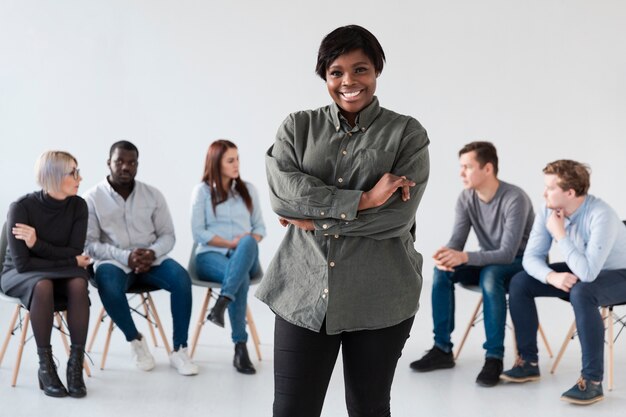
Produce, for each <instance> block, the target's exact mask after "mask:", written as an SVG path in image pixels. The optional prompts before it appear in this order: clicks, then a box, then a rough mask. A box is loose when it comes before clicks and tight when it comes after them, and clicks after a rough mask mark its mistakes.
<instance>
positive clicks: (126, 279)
mask: <svg viewBox="0 0 626 417" xmlns="http://www.w3.org/2000/svg"><path fill="white" fill-rule="evenodd" d="M95 279H96V284H97V285H98V293H99V294H100V299H101V300H102V305H103V306H104V308H105V310H106V311H107V313H108V314H109V316H110V317H111V319H112V320H113V321H114V322H115V324H116V325H117V327H119V328H120V329H121V330H122V332H124V336H126V340H127V341H129V342H130V341H132V340H135V339H136V338H137V336H138V334H139V332H138V331H137V328H136V327H135V323H134V322H133V318H132V317H131V315H130V307H129V305H128V300H127V299H126V290H128V288H130V286H131V285H133V284H134V283H142V284H150V285H153V286H155V287H157V288H161V289H164V290H166V291H168V292H169V293H170V305H171V310H172V321H173V327H174V340H173V342H174V350H178V348H180V347H187V336H188V331H189V319H190V318H191V279H190V278H189V274H188V273H187V270H186V269H185V268H183V267H182V266H181V265H180V264H179V263H178V262H176V261H174V260H173V259H166V260H165V261H163V262H162V263H161V265H156V266H153V267H152V268H150V270H149V271H148V272H146V273H143V274H135V273H134V272H130V273H128V274H127V273H126V272H124V271H123V270H122V269H120V268H118V267H117V266H115V265H111V264H103V265H100V266H99V267H98V268H97V269H96V276H95Z"/></svg>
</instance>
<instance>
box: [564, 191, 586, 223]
mask: <svg viewBox="0 0 626 417" xmlns="http://www.w3.org/2000/svg"><path fill="white" fill-rule="evenodd" d="M589 200H590V198H589V194H587V195H586V196H585V200H584V201H583V203H582V204H581V205H580V206H578V208H577V209H576V210H575V211H574V212H573V213H572V215H571V216H569V217H568V220H569V222H570V223H574V222H576V219H578V218H579V217H580V216H582V214H581V213H583V212H585V211H586V209H587V205H588V204H589Z"/></svg>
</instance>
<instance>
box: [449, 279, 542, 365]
mask: <svg viewBox="0 0 626 417" xmlns="http://www.w3.org/2000/svg"><path fill="white" fill-rule="evenodd" d="M459 286H460V287H461V288H465V289H466V290H469V291H472V292H477V293H480V298H479V299H478V303H476V307H475V308H474V312H473V313H472V316H471V318H470V321H469V323H468V325H467V328H466V329H465V332H464V333H463V337H462V338H461V342H460V343H459V347H458V348H457V349H456V352H455V354H454V359H458V358H459V355H460V354H461V350H462V349H463V345H465V341H466V340H467V337H468V336H469V333H470V331H471V330H472V328H473V327H474V326H476V324H478V323H480V322H481V321H483V320H484V318H483V311H482V305H483V295H482V289H481V288H480V286H479V285H472V284H463V283H460V284H459ZM507 311H508V308H507ZM507 327H508V328H509V329H511V334H512V335H513V346H514V348H513V351H514V352H515V356H517V343H516V342H515V329H514V328H513V325H512V324H511V325H509V324H507ZM537 332H538V333H539V335H540V336H541V339H542V340H543V344H544V345H545V346H546V350H547V351H548V355H550V357H552V356H553V355H552V349H551V348H550V344H549V343H548V339H547V338H546V335H545V333H544V332H543V328H542V327H541V323H540V324H539V327H538V329H537Z"/></svg>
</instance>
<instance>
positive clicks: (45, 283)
mask: <svg viewBox="0 0 626 417" xmlns="http://www.w3.org/2000/svg"><path fill="white" fill-rule="evenodd" d="M53 289H54V287H53V284H52V280H49V279H42V280H40V281H39V282H37V283H36V284H35V288H34V292H35V293H42V294H43V293H47V292H50V293H51V292H52V290H53Z"/></svg>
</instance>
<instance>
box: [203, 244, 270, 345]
mask: <svg viewBox="0 0 626 417" xmlns="http://www.w3.org/2000/svg"><path fill="white" fill-rule="evenodd" d="M260 269H261V265H260V264H259V246H258V244H257V241H256V239H255V238H253V237H252V236H251V235H246V236H244V237H243V238H241V240H240V241H239V244H238V245H237V247H236V248H235V249H234V250H231V251H229V252H228V253H227V254H226V255H223V254H221V253H218V252H202V253H200V254H199V255H198V256H196V270H197V271H198V278H200V279H201V280H202V281H211V282H219V283H221V284H222V290H221V292H220V295H223V296H226V297H228V298H230V299H231V302H230V304H228V317H229V318H230V324H231V326H232V339H233V342H234V343H238V342H247V341H248V333H247V332H246V310H247V308H248V288H250V278H252V277H254V276H256V275H257V274H259V273H260Z"/></svg>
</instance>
